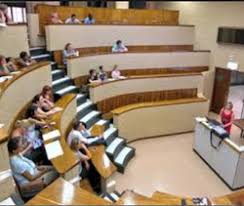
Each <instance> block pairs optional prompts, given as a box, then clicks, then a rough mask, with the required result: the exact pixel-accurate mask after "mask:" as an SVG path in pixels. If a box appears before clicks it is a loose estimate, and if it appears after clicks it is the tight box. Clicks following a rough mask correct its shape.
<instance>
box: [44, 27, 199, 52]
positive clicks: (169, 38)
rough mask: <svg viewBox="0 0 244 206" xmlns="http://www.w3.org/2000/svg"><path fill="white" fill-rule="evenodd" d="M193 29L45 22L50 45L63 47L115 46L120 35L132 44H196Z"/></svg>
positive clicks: (51, 46) (50, 48) (124, 40)
mask: <svg viewBox="0 0 244 206" xmlns="http://www.w3.org/2000/svg"><path fill="white" fill-rule="evenodd" d="M194 30H195V28H194V27H180V26H125V25H124V26H123V25H122V26H121V25H120V26H118V25H111V26H107V25H93V26H71V25H51V26H46V37H47V49H48V50H49V51H55V50H63V49H64V45H65V44H66V43H68V42H71V43H72V44H73V46H74V47H76V48H82V47H101V46H112V45H113V44H114V43H115V41H117V40H118V39H121V40H122V41H123V42H124V44H125V45H130V46H133V45H193V43H194ZM60 34H62V35H60Z"/></svg>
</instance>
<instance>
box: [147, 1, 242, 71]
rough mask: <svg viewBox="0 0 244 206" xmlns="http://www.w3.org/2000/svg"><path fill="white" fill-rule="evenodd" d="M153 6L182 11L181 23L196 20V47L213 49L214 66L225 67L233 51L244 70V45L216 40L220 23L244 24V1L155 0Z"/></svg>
mask: <svg viewBox="0 0 244 206" xmlns="http://www.w3.org/2000/svg"><path fill="white" fill-rule="evenodd" d="M150 6H151V7H153V8H165V9H176V10H179V11H180V21H179V22H180V24H193V25H195V26H196V28H195V49H209V50H211V62H210V64H211V65H212V66H220V67H225V66H226V63H227V61H228V58H229V56H230V55H231V54H233V55H234V57H235V60H236V61H238V62H239V64H240V69H241V70H242V71H244V58H243V56H244V46H238V45H220V44H217V43H216V40H217V31H218V27H220V26H233V27H244V21H243V19H244V3H242V2H167V1H165V2H162V1H161V2H154V3H151V4H150Z"/></svg>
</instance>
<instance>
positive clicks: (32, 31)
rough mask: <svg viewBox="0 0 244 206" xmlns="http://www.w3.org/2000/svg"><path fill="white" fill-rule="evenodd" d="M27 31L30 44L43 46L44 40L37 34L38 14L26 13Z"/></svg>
mask: <svg viewBox="0 0 244 206" xmlns="http://www.w3.org/2000/svg"><path fill="white" fill-rule="evenodd" d="M27 20H28V31H29V37H30V46H31V47H38V46H45V45H46V41H45V38H44V37H43V36H39V35H38V34H40V32H39V16H38V14H27Z"/></svg>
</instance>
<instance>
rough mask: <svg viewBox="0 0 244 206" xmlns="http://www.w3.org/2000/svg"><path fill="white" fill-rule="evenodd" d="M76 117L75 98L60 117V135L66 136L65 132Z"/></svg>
mask: <svg viewBox="0 0 244 206" xmlns="http://www.w3.org/2000/svg"><path fill="white" fill-rule="evenodd" d="M75 116H76V98H74V99H73V100H72V101H71V102H70V103H69V104H68V105H67V106H66V107H65V108H64V111H63V114H62V116H61V120H60V122H61V125H60V126H61V127H60V128H61V133H62V134H66V131H67V129H68V127H69V125H70V123H71V122H72V120H73V119H74V118H75Z"/></svg>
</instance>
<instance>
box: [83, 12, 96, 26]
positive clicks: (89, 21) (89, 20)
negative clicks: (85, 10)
mask: <svg viewBox="0 0 244 206" xmlns="http://www.w3.org/2000/svg"><path fill="white" fill-rule="evenodd" d="M83 22H84V24H94V23H95V19H94V18H93V16H92V14H88V16H87V17H86V18H85V19H84V20H83Z"/></svg>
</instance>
